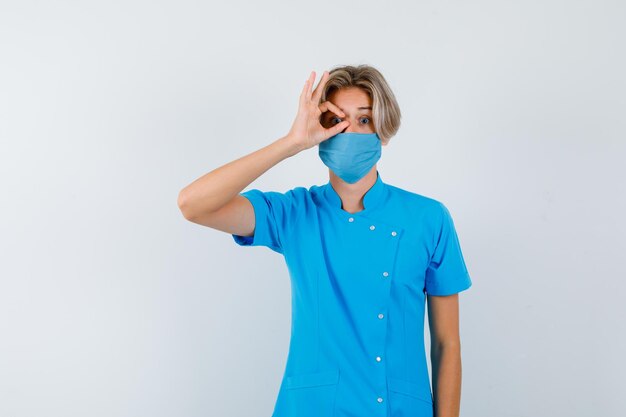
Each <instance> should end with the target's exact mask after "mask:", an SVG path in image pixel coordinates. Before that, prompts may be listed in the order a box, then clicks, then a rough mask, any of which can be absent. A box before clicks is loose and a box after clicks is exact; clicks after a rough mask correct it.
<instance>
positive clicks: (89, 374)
mask: <svg viewBox="0 0 626 417" xmlns="http://www.w3.org/2000/svg"><path fill="white" fill-rule="evenodd" d="M625 12H626V6H624V3H623V2H620V1H617V0H616V1H598V0H595V1H591V0H586V1H556V0H541V1H528V0H526V1H514V2H510V1H495V0H492V1H477V2H466V1H418V2H416V1H403V2H380V1H359V2H346V3H342V2H339V3H338V2H318V3H305V4H298V3H296V2H277V1H273V2H255V1H247V2H242V1H229V2H214V3H206V2H199V1H180V0H179V1H169V2H163V1H158V2H154V1H123V2H111V1H107V2H104V1H101V2H78V1H55V2H33V1H12V2H9V1H2V3H1V6H0V42H1V44H0V48H1V49H0V137H1V149H0V181H1V184H0V185H1V186H2V192H3V193H4V194H3V198H2V204H1V206H0V210H1V216H0V228H1V229H0V244H1V247H0V249H1V254H2V255H1V256H2V258H1V262H0V275H1V281H0V416H2V417H41V416H45V417H55V416H59V417H61V416H63V417H73V416H76V417H78V416H80V417H83V416H92V417H131V416H132V417H135V416H150V417H161V416H168V417H169V416H184V417H193V416H241V417H248V416H268V417H269V416H270V415H271V412H272V408H273V406H274V401H275V399H276V395H277V393H278V388H279V384H280V380H281V377H282V373H283V370H284V366H285V361H286V357H287V353H288V343H289V331H290V314H291V306H290V281H289V276H288V272H287V269H286V265H285V263H284V259H283V258H282V256H280V255H279V254H277V253H274V252H272V251H271V250H270V249H268V248H265V247H255V248H243V247H239V246H237V245H236V244H235V243H234V241H233V239H232V237H231V236H230V235H228V234H226V233H223V232H220V231H216V230H213V229H209V228H206V227H202V226H199V225H196V224H194V223H190V222H188V221H186V220H185V219H184V218H183V216H182V215H181V213H180V211H179V209H178V207H177V196H178V192H179V191H180V189H182V188H183V187H184V186H186V185H187V184H189V183H190V182H192V181H193V180H194V179H196V178H198V177H199V176H201V175H203V174H205V173H207V172H209V171H211V170H213V169H215V168H217V167H219V166H221V165H223V164H226V163H228V162H230V161H231V160H234V159H236V158H239V157H241V156H244V155H246V154H248V153H250V152H253V151H255V150H257V149H259V148H261V147H263V146H266V145H268V144H269V143H270V142H272V141H274V140H276V139H277V138H279V137H281V136H283V135H284V134H286V133H287V131H288V130H289V128H290V126H291V123H292V121H293V119H294V117H295V114H296V111H297V104H298V96H299V94H300V90H301V88H302V85H303V84H304V81H305V80H306V78H307V77H308V75H309V72H310V71H311V70H315V71H316V72H317V78H316V84H317V81H318V80H319V78H320V76H321V74H322V71H324V70H326V69H330V68H331V67H333V66H335V65H344V64H351V65H358V64H370V65H373V66H375V67H376V68H378V69H379V70H380V71H381V72H382V73H383V75H384V76H385V77H386V79H387V81H388V82H389V84H390V86H391V88H392V89H393V91H394V92H395V94H396V96H397V99H398V102H399V104H400V107H401V109H402V112H403V118H402V126H401V128H400V131H399V132H398V134H397V135H396V136H395V137H394V138H393V139H392V140H391V142H390V144H389V146H388V147H385V148H383V154H382V158H381V160H380V161H379V163H378V169H379V171H380V173H381V176H382V178H383V180H384V181H385V182H387V183H389V184H391V185H395V186H398V187H400V188H404V189H407V190H409V191H412V192H415V193H419V194H423V195H426V196H429V197H432V198H435V199H438V200H440V201H442V202H443V203H444V204H446V205H447V207H448V208H449V209H450V212H451V214H452V216H453V218H454V220H455V225H456V227H457V232H458V234H459V238H460V242H461V246H462V249H463V253H464V256H465V259H466V263H467V266H468V269H469V271H470V275H471V277H472V280H473V286H472V288H471V289H470V290H468V291H466V292H463V293H461V294H460V296H459V297H460V298H459V299H460V311H461V321H460V324H461V340H462V355H463V388H462V402H461V414H462V415H463V416H481V417H485V416H487V417H491V416H493V417H531V416H532V417H540V416H541V417H543V416H546V417H547V416H564V415H567V416H571V417H573V416H621V415H623V412H624V411H623V410H624V408H625V407H626V402H625V401H626V400H625V397H624V395H623V390H624V374H625V372H626V366H625V360H624V352H625V351H626V343H625V338H626V336H625V334H626V333H625V330H626V329H625V324H624V321H623V317H624V315H625V313H626V311H625V310H626V309H625V307H624V291H625V290H626V266H625V265H626V264H625V262H624V259H625V257H626V244H625V239H624V234H625V233H626V223H625V220H624V213H626V197H625V193H624V189H625V188H624V178H626V169H625V167H624V159H625V156H626V122H625V120H626V118H625V115H626V99H625V97H626V82H625V78H624V74H626V59H625V54H624V51H625V50H626V49H625V48H626V45H625V42H624V41H625V39H626V27H625V26H624V21H625V19H626V13H625ZM327 181H328V169H327V168H326V166H324V165H323V163H322V162H321V160H320V159H319V157H318V155H317V148H312V149H309V150H307V151H304V152H302V153H300V154H298V155H296V156H294V157H292V158H289V159H287V160H285V161H283V162H282V163H280V164H278V165H277V166H275V167H274V168H272V169H271V170H269V171H268V172H267V173H265V174H264V175H262V176H261V177H260V178H259V179H258V180H257V181H255V182H254V183H252V184H251V185H250V187H248V188H260V189H262V190H266V191H269V190H275V191H282V192H284V191H287V190H288V189H290V188H293V187H296V186H307V187H308V186H310V185H314V184H316V185H321V184H324V183H326V182H327ZM426 344H427V346H428V344H429V338H428V334H426ZM428 347H429V346H428Z"/></svg>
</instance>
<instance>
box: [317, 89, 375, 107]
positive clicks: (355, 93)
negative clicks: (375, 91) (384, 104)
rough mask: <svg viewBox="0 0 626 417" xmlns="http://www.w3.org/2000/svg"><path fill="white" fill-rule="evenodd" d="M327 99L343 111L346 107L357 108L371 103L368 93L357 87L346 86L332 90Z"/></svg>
mask: <svg viewBox="0 0 626 417" xmlns="http://www.w3.org/2000/svg"><path fill="white" fill-rule="evenodd" d="M327 99H328V100H329V101H331V102H333V104H335V105H336V106H338V107H339V108H341V109H342V110H343V111H346V110H348V109H357V108H358V107H361V106H369V107H371V105H372V99H371V98H370V96H369V94H367V92H366V91H365V90H363V89H361V88H358V87H347V88H341V89H339V90H335V91H333V92H332V93H331V94H330V95H329V96H328V97H327Z"/></svg>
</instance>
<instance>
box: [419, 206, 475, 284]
mask: <svg viewBox="0 0 626 417" xmlns="http://www.w3.org/2000/svg"><path fill="white" fill-rule="evenodd" d="M439 205H440V216H439V219H438V221H437V223H438V225H437V227H436V228H435V230H437V232H436V235H435V244H436V246H435V249H434V251H433V252H432V256H431V258H430V262H429V265H428V267H427V268H426V282H425V287H426V292H427V293H428V294H430V295H452V294H456V293H458V292H461V291H463V290H466V289H468V288H469V287H471V286H472V280H471V278H470V276H469V272H468V271H467V267H466V265H465V260H464V259H463V253H462V252H461V245H460V243H459V238H458V236H457V233H456V230H455V227H454V221H453V220H452V216H451V215H450V212H449V211H448V209H447V208H446V206H445V205H443V204H442V203H439Z"/></svg>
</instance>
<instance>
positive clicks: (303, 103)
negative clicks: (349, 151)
mask: <svg viewBox="0 0 626 417" xmlns="http://www.w3.org/2000/svg"><path fill="white" fill-rule="evenodd" d="M328 77H329V72H328V71H324V73H323V74H322V78H321V80H320V82H319V83H318V84H317V87H316V88H315V91H313V92H311V88H312V86H313V82H314V81H315V71H311V74H310V75H309V78H308V79H307V80H306V82H305V83H304V87H303V88H302V92H301V93H300V100H299V106H298V114H297V115H296V118H295V120H294V122H293V125H292V126H291V129H290V130H289V133H288V134H287V136H288V137H289V138H290V140H292V141H293V142H294V143H295V144H296V145H297V146H298V148H299V149H300V150H305V149H309V148H312V147H313V146H316V145H317V144H319V143H320V142H323V141H324V140H326V139H328V138H330V137H331V136H334V135H336V134H337V133H340V132H341V131H342V130H344V129H345V128H346V127H348V126H349V125H350V122H349V121H347V120H344V121H343V122H341V123H337V124H336V125H334V126H332V127H329V128H325V127H324V126H322V124H321V120H320V117H321V115H322V113H324V112H327V111H331V112H333V113H334V114H336V115H337V116H340V117H343V116H345V114H344V113H343V112H342V111H341V110H339V108H338V107H337V106H335V105H334V104H333V103H331V102H330V101H325V102H323V103H320V102H319V101H320V98H321V96H322V91H323V89H324V85H325V84H326V81H327V80H328Z"/></svg>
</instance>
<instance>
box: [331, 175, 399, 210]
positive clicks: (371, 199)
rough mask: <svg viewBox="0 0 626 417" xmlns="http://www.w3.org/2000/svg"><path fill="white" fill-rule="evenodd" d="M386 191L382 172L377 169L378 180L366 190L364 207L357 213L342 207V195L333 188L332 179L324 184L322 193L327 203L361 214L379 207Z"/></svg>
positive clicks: (339, 208) (336, 207)
mask: <svg viewBox="0 0 626 417" xmlns="http://www.w3.org/2000/svg"><path fill="white" fill-rule="evenodd" d="M386 191H387V190H386V184H385V183H384V182H383V180H382V178H381V176H380V172H378V170H376V182H374V185H372V186H371V187H370V189H369V190H367V191H366V192H365V195H364V196H363V207H364V209H363V210H361V211H357V212H356V213H349V212H348V211H346V210H344V209H342V208H341V197H339V194H337V191H335V189H334V188H333V185H332V184H331V182H330V180H328V182H327V183H326V184H324V191H323V193H322V195H323V196H324V200H325V201H326V204H328V205H329V206H331V207H333V208H335V209H338V210H341V211H342V212H344V213H346V214H350V215H359V214H362V213H369V212H370V211H372V210H374V209H375V208H376V207H378V206H379V205H380V204H381V203H382V202H383V200H384V199H385V197H386V195H385V192H386Z"/></svg>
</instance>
